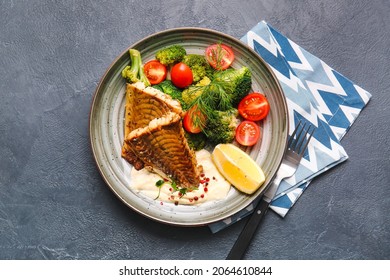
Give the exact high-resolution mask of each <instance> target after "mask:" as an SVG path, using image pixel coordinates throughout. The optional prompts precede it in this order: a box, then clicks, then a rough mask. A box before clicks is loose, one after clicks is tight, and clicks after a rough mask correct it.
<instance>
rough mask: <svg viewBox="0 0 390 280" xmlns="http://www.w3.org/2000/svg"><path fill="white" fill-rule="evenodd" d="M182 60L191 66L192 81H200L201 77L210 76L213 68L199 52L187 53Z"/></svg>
mask: <svg viewBox="0 0 390 280" xmlns="http://www.w3.org/2000/svg"><path fill="white" fill-rule="evenodd" d="M182 62H183V63H184V64H186V65H188V66H189V67H190V68H191V71H192V76H193V79H194V82H195V83H196V82H198V81H200V80H201V79H202V78H203V77H205V76H209V77H212V76H213V73H214V69H213V68H212V67H211V66H210V64H209V63H208V62H207V60H206V57H205V56H204V55H200V54H187V55H185V56H184V57H183V60H182Z"/></svg>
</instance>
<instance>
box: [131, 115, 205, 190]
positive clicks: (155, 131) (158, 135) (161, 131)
mask: <svg viewBox="0 0 390 280" xmlns="http://www.w3.org/2000/svg"><path fill="white" fill-rule="evenodd" d="M125 142H126V143H127V144H128V146H129V147H130V148H131V150H132V151H133V152H134V153H135V155H136V156H137V157H138V158H139V159H141V160H142V161H143V162H144V164H145V168H149V169H153V171H154V172H156V173H160V171H161V172H162V173H164V174H165V175H166V176H168V177H169V178H170V179H172V180H173V181H175V182H176V183H177V184H178V185H180V186H182V187H187V188H194V187H198V185H199V181H200V174H201V172H202V167H201V166H198V165H197V161H196V157H195V153H194V151H192V150H191V149H190V148H189V146H188V143H187V139H186V138H185V136H184V130H183V127H182V124H181V117H180V116H179V115H178V114H177V113H175V112H168V113H167V114H165V115H164V116H163V117H160V118H155V119H153V120H152V121H150V122H149V123H148V125H147V126H145V127H141V128H138V129H135V130H133V131H131V132H130V133H129V134H128V136H127V137H126V139H125Z"/></svg>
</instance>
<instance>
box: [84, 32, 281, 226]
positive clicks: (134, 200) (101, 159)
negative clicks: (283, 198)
mask: <svg viewBox="0 0 390 280" xmlns="http://www.w3.org/2000/svg"><path fill="white" fill-rule="evenodd" d="M184 32H188V33H189V34H190V33H191V34H192V33H193V34H196V33H200V34H209V35H210V36H214V37H215V38H219V40H220V41H222V42H223V43H225V42H230V43H234V44H236V45H238V46H240V48H242V49H243V50H245V52H247V53H249V54H250V57H251V59H255V60H256V62H255V63H254V65H256V64H257V63H260V64H261V66H258V67H263V68H264V70H265V71H266V74H267V77H266V78H267V79H269V80H270V81H271V83H273V85H272V86H274V87H275V92H277V93H278V96H277V99H278V102H279V103H280V104H279V106H278V107H277V108H276V110H275V109H274V110H272V105H273V104H271V115H272V114H276V113H277V114H278V116H279V117H281V118H282V119H281V120H279V121H280V126H281V128H280V129H279V131H278V133H277V134H278V135H277V137H276V139H277V141H278V143H279V144H280V146H279V149H278V150H277V153H276V155H272V157H273V160H272V163H273V164H272V169H271V170H269V171H268V172H266V182H265V183H264V184H263V185H262V187H261V188H259V190H258V191H257V192H255V193H254V194H253V195H250V196H248V195H245V194H241V193H239V192H238V191H236V190H234V188H232V189H233V191H232V192H233V194H231V193H229V195H228V197H230V198H229V199H230V200H231V199H232V197H233V198H234V199H235V200H238V202H236V201H235V202H234V204H235V206H234V207H233V209H229V205H223V207H222V208H223V209H222V210H221V211H217V213H214V214H211V215H204V217H205V218H204V219H202V218H198V219H195V220H194V221H188V220H186V216H188V218H189V219H190V218H191V214H192V210H194V209H196V208H199V206H185V205H183V206H180V207H182V209H184V210H185V211H184V210H181V211H182V212H183V213H181V212H180V213H179V214H177V212H178V211H177V207H178V206H174V205H173V204H172V205H168V206H165V205H166V204H169V203H165V204H164V207H166V209H164V213H163V215H161V213H160V214H158V213H156V210H155V208H156V207H157V208H159V207H161V206H160V205H159V203H157V202H156V201H150V199H148V198H145V197H140V196H138V194H135V193H133V192H132V191H131V190H130V189H129V188H128V187H125V188H126V190H124V189H123V186H121V187H118V186H119V185H123V184H128V183H129V181H128V180H127V179H126V178H119V177H121V174H118V172H117V170H113V168H112V167H111V166H110V164H107V163H108V162H111V161H112V160H114V159H109V158H108V157H107V156H106V155H100V154H99V153H98V149H97V145H98V144H101V143H100V141H101V142H103V140H101V139H100V138H99V137H97V136H98V135H97V134H96V131H94V129H99V128H97V127H96V125H97V124H96V118H95V116H96V114H98V115H99V114H101V115H102V116H104V117H105V118H107V119H108V120H110V116H109V115H105V113H104V112H99V111H97V108H98V106H97V103H98V102H100V100H101V98H102V96H101V95H104V93H106V91H107V88H106V86H107V83H108V82H109V80H110V79H112V77H111V76H110V75H113V69H114V68H115V67H117V66H118V62H119V61H120V60H123V59H124V57H126V56H128V50H129V49H130V48H138V47H139V46H140V45H142V44H147V42H153V40H155V39H156V38H161V37H165V36H168V35H171V36H172V34H175V33H176V34H180V33H184ZM216 40H217V39H216ZM140 51H141V54H142V55H143V59H144V58H145V57H144V54H143V50H141V49H140ZM149 59H150V58H149ZM149 59H147V58H146V59H144V61H147V60H149ZM247 59H249V58H247ZM236 60H237V56H236ZM248 61H249V60H248ZM123 65H124V64H123V63H122V66H123ZM243 65H244V63H243ZM233 67H234V64H233ZM123 84H125V83H124V81H123ZM116 90H117V91H118V93H120V92H121V91H122V94H123V88H122V89H119V90H118V89H116ZM254 90H256V88H254ZM106 95H107V93H106ZM266 95H267V94H266ZM118 96H119V95H118ZM118 96H117V97H118ZM106 99H107V97H106ZM122 105H123V104H121V106H122ZM115 110H116V111H118V110H119V112H115V114H118V115H117V116H121V115H122V116H123V111H120V109H115ZM273 111H277V112H273ZM106 113H107V112H106ZM272 118H273V117H272ZM111 121H114V120H111ZM114 123H115V122H114ZM262 129H263V131H262V132H267V131H264V130H268V132H272V122H270V117H267V119H266V120H265V121H264V126H263V127H262ZM120 131H121V129H119V130H118V133H117V134H118V135H116V137H115V139H114V140H118V139H119V138H120V137H122V138H123V135H120V134H121V132H120ZM114 134H115V133H114ZM89 135H90V145H91V149H92V154H93V157H94V160H95V162H96V165H97V167H98V171H99V173H100V175H101V176H102V178H103V180H104V181H105V183H106V184H107V185H108V186H109V188H110V189H111V191H113V193H114V194H115V195H116V196H117V197H118V198H119V199H120V200H121V201H122V202H123V203H124V204H125V205H127V206H128V207H130V208H131V209H132V210H134V211H136V212H138V213H139V214H141V215H143V216H145V217H147V218H150V219H152V220H155V221H158V222H162V223H165V224H171V225H176V226H203V225H207V224H210V223H214V222H217V221H220V220H223V219H225V218H228V217H230V216H231V215H233V214H236V213H237V212H239V211H241V210H242V209H244V208H246V207H248V206H249V205H250V204H251V203H252V202H253V200H255V199H256V198H257V197H258V196H260V195H262V194H263V193H264V191H265V190H266V189H267V187H268V185H269V183H270V181H272V179H273V177H274V176H275V174H276V172H277V170H278V169H279V166H280V163H281V161H282V159H283V156H284V153H285V149H286V143H287V136H288V107H287V103H286V98H285V96H284V94H283V90H282V88H281V86H280V84H279V81H278V79H277V78H276V76H275V74H274V73H273V71H272V70H271V68H270V67H269V66H268V64H267V63H266V62H265V61H264V60H263V59H262V58H261V57H260V56H259V55H258V54H257V53H256V52H255V51H253V50H252V49H251V48H250V47H249V46H247V45H245V44H244V43H243V42H241V41H240V40H238V39H236V38H234V37H232V36H230V35H227V34H224V33H222V32H219V31H216V30H212V29H207V28H198V27H181V28H173V29H168V30H164V31H160V32H157V33H154V34H151V35H149V36H147V37H145V38H143V39H141V40H139V41H137V42H136V43H134V44H132V45H131V46H130V47H128V48H126V49H125V50H124V51H123V52H122V53H121V54H120V55H118V56H117V57H116V58H115V60H114V61H113V62H112V63H111V65H110V66H109V67H108V68H107V70H106V71H105V73H104V74H103V76H102V77H101V79H100V81H99V84H98V86H97V88H96V90H95V93H94V96H93V99H92V104H91V108H90V114H89ZM272 135H274V134H272ZM114 140H113V139H110V140H109V141H108V142H109V143H105V144H104V145H105V146H104V149H108V150H109V149H112V151H113V154H116V155H115V157H116V160H120V161H124V160H123V159H118V152H119V151H118V148H116V149H114V148H112V147H110V143H111V142H110V141H114ZM271 140H275V137H274V138H273V139H267V140H266V141H263V140H262V141H261V142H262V144H259V145H255V146H254V147H251V148H247V149H246V152H247V153H249V154H250V155H251V156H252V158H254V159H255V160H256V161H257V162H258V163H259V164H262V162H264V156H263V157H260V156H259V154H261V153H265V154H267V155H268V151H264V147H266V146H267V145H270V143H271V142H273V141H271ZM264 142H267V144H264ZM268 156H270V155H268ZM119 158H120V153H119ZM265 158H266V157H265ZM128 170H129V169H128ZM128 170H127V171H128ZM126 192H128V193H126ZM237 197H238V199H236V198H237ZM139 201H140V203H138V202H139ZM145 205H147V206H145ZM145 207H146V208H145ZM183 207H186V208H183ZM212 207H215V206H212ZM150 208H152V209H154V210H151V211H149V209H150ZM175 208H176V209H175ZM204 211H208V210H207V207H205V209H204ZM198 214H199V213H198ZM200 216H202V211H201V212H200Z"/></svg>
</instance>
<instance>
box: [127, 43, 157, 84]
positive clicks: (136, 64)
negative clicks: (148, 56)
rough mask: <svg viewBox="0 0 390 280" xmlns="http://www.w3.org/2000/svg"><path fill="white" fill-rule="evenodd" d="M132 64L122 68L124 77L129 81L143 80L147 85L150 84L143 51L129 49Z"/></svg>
mask: <svg viewBox="0 0 390 280" xmlns="http://www.w3.org/2000/svg"><path fill="white" fill-rule="evenodd" d="M129 55H130V60H131V65H128V66H126V67H125V68H124V69H123V70H122V77H123V78H125V79H126V80H127V82H129V83H136V82H143V83H144V84H145V86H150V82H149V80H148V78H147V77H146V75H145V73H144V67H143V64H142V58H141V53H140V52H139V51H137V50H135V49H130V50H129Z"/></svg>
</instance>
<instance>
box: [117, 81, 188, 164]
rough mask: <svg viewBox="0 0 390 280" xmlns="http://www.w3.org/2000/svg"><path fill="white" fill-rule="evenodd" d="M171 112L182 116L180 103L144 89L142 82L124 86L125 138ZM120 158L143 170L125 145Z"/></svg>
mask: <svg viewBox="0 0 390 280" xmlns="http://www.w3.org/2000/svg"><path fill="white" fill-rule="evenodd" d="M171 111H172V112H175V113H177V114H179V115H180V116H181V115H182V114H183V111H182V108H181V105H180V103H179V102H178V101H176V100H174V99H172V98H171V97H170V96H169V95H166V94H164V93H162V92H161V91H159V90H157V89H155V88H152V87H145V84H144V83H142V82H137V83H133V84H129V83H128V84H126V105H125V137H126V136H127V135H128V134H129V133H130V132H131V131H133V130H134V129H137V128H140V127H145V126H147V125H148V124H149V122H150V121H151V120H153V119H155V118H159V117H162V116H163V115H164V114H166V113H168V112H171ZM122 157H123V158H124V159H126V160H127V161H128V162H129V163H130V164H132V165H133V166H134V168H135V169H136V170H140V169H142V168H144V162H143V161H142V160H140V159H139V158H138V157H137V156H136V155H135V154H134V152H133V151H132V149H131V148H130V147H129V146H128V145H127V144H126V143H124V144H123V147H122Z"/></svg>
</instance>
